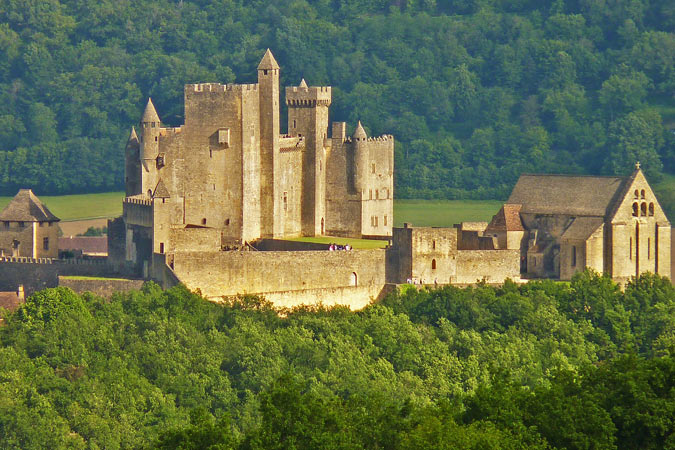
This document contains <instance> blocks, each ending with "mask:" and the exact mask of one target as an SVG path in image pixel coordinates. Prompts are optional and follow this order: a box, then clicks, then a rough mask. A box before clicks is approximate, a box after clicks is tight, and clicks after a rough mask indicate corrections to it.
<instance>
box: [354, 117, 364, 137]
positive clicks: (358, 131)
mask: <svg viewBox="0 0 675 450" xmlns="http://www.w3.org/2000/svg"><path fill="white" fill-rule="evenodd" d="M352 137H353V138H354V139H368V135H367V134H366V130H364V129H363V125H361V121H360V120H359V124H358V125H356V130H354V136H352Z"/></svg>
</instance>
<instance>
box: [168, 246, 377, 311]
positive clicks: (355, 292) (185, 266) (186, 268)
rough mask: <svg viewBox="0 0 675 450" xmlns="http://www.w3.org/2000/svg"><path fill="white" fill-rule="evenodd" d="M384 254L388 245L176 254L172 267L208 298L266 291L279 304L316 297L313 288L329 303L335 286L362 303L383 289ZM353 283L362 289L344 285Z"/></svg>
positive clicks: (342, 294) (347, 299)
mask: <svg viewBox="0 0 675 450" xmlns="http://www.w3.org/2000/svg"><path fill="white" fill-rule="evenodd" d="M385 255H386V252H385V250H383V249H375V250H351V251H333V252H331V251H326V250H324V251H301V252H282V251H279V252H255V251H228V252H213V253H199V252H196V253H176V254H175V255H173V272H174V273H175V275H176V276H177V277H178V279H180V281H181V282H183V283H185V285H186V286H187V287H188V288H189V289H193V290H195V289H199V290H200V291H201V292H202V294H203V295H204V296H205V297H208V298H214V299H216V298H219V297H222V296H232V295H237V294H247V293H248V294H261V295H265V296H266V297H268V298H270V300H271V301H272V302H275V304H276V301H279V302H281V303H280V305H281V304H283V305H295V304H301V303H311V302H312V299H314V301H315V299H316V292H311V293H310V291H316V290H320V291H322V295H324V294H325V296H326V299H327V300H326V302H327V303H328V301H329V300H328V298H327V297H328V296H329V294H330V290H335V289H337V290H336V291H334V293H335V294H336V295H338V297H340V298H342V299H343V300H341V301H340V304H345V305H349V306H350V307H353V308H361V307H363V306H364V305H365V304H367V303H368V302H369V301H370V299H371V297H377V296H379V294H380V292H381V291H382V288H383V286H384V284H385V272H386V267H385V266H386V258H385ZM350 287H357V288H361V289H346V290H345V289H344V288H350ZM290 291H299V292H297V293H290ZM302 291H304V293H303V292H302ZM270 294H274V296H272V297H270ZM342 301H344V302H345V303H342ZM334 303H335V302H334ZM334 303H332V304H334Z"/></svg>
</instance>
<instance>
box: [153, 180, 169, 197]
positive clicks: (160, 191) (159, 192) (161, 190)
mask: <svg viewBox="0 0 675 450" xmlns="http://www.w3.org/2000/svg"><path fill="white" fill-rule="evenodd" d="M152 197H153V198H169V197H171V194H169V190H168V189H167V188H166V185H165V184H164V182H163V181H162V180H159V183H157V187H155V192H154V193H153V194H152Z"/></svg>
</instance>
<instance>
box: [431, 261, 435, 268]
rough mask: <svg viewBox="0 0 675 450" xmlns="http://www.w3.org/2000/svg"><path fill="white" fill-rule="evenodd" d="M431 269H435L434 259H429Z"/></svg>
mask: <svg viewBox="0 0 675 450" xmlns="http://www.w3.org/2000/svg"><path fill="white" fill-rule="evenodd" d="M431 270H436V260H435V259H432V260H431Z"/></svg>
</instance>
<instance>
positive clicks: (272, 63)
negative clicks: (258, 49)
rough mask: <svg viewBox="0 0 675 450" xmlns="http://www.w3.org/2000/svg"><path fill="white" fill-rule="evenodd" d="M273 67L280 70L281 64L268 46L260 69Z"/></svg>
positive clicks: (259, 66)
mask: <svg viewBox="0 0 675 450" xmlns="http://www.w3.org/2000/svg"><path fill="white" fill-rule="evenodd" d="M272 69H276V70H279V64H278V63H277V60H276V59H274V55H273V54H272V51H271V50H270V49H269V48H268V49H267V51H266V52H265V56H263V58H262V60H260V64H259V65H258V70H272Z"/></svg>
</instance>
